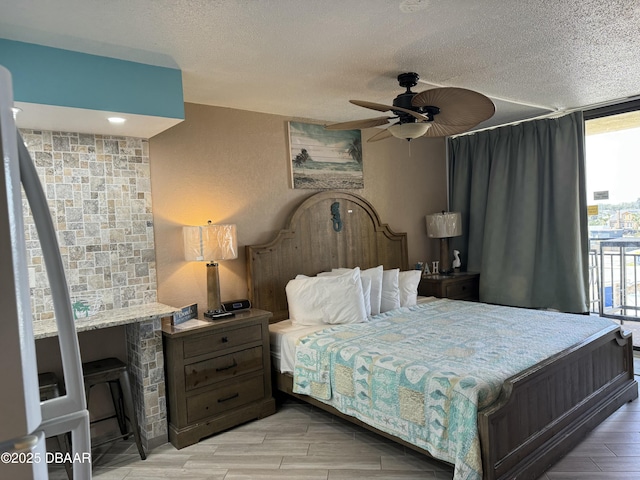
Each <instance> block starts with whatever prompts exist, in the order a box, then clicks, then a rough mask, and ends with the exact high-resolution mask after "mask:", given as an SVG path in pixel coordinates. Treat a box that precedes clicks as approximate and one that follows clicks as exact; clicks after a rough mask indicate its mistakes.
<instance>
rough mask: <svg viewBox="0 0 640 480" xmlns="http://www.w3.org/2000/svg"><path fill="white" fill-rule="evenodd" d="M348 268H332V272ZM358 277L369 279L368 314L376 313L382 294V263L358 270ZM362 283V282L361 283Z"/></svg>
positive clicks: (378, 310) (343, 270) (344, 270)
mask: <svg viewBox="0 0 640 480" xmlns="http://www.w3.org/2000/svg"><path fill="white" fill-rule="evenodd" d="M348 270H349V269H348V268H334V269H333V271H334V272H346V271H348ZM360 278H369V279H371V292H370V298H371V312H370V313H369V315H378V314H379V313H380V300H381V295H382V265H378V266H377V267H373V268H368V269H366V270H361V271H360ZM363 285H364V284H363ZM365 295H366V293H365Z"/></svg>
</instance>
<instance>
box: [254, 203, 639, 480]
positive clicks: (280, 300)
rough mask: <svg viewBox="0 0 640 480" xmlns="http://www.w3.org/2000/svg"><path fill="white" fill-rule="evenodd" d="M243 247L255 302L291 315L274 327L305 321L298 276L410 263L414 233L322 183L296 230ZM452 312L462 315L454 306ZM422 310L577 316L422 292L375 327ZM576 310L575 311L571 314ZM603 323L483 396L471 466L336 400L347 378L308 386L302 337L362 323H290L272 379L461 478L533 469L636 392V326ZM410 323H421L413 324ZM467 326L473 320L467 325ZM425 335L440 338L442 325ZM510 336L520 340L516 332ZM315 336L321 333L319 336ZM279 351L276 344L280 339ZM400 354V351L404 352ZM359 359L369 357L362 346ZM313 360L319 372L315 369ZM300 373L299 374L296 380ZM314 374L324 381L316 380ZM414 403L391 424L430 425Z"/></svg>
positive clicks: (308, 341) (531, 474)
mask: <svg viewBox="0 0 640 480" xmlns="http://www.w3.org/2000/svg"><path fill="white" fill-rule="evenodd" d="M246 251H247V252H246V253H247V269H248V280H249V292H250V298H251V301H252V304H253V306H255V307H256V308H261V309H265V310H269V311H271V312H273V314H274V316H273V322H278V323H279V322H283V323H281V324H280V325H274V326H273V331H274V332H277V331H285V332H286V331H287V330H289V331H291V330H296V328H294V327H291V328H288V327H287V323H286V322H287V319H288V318H289V316H290V315H289V311H288V304H287V295H286V287H287V284H289V282H290V281H291V280H293V279H295V277H296V276H298V275H306V276H309V277H312V276H315V275H317V274H318V273H320V272H329V271H331V270H333V269H339V268H354V267H359V269H361V271H364V270H366V269H373V268H375V267H377V266H379V265H382V266H383V268H384V269H385V270H390V269H400V270H403V271H405V270H407V269H408V265H407V263H408V261H407V239H406V235H405V234H402V233H395V232H393V231H392V230H391V229H390V228H389V227H388V226H387V225H385V224H382V223H381V222H380V219H379V217H378V214H377V212H376V211H375V209H374V208H373V206H372V205H371V204H370V203H369V202H367V201H366V200H365V199H363V198H361V197H359V196H357V195H353V194H350V193H344V192H322V193H318V194H315V195H313V196H311V197H309V198H308V199H307V200H305V201H304V202H303V203H302V204H301V205H300V206H298V207H297V208H296V209H295V210H294V211H293V212H292V213H291V215H290V217H289V220H288V224H287V228H285V229H284V230H281V231H280V232H279V233H278V234H277V235H276V236H275V238H274V239H273V241H271V242H269V243H267V244H264V245H258V246H247V247H246ZM453 310H455V313H452V312H453ZM465 311H466V312H467V313H466V314H465ZM425 312H426V314H428V315H429V318H433V319H441V320H442V322H445V323H446V322H448V321H449V320H450V319H451V318H452V317H455V319H459V320H460V321H467V320H465V318H469V316H470V315H473V316H476V317H477V316H478V315H480V316H481V317H482V316H485V317H487V318H492V319H493V318H494V317H503V318H504V319H505V320H507V321H515V319H517V317H520V316H521V315H530V314H534V315H541V316H542V317H544V318H547V317H549V316H554V315H555V316H556V317H555V318H560V317H562V318H565V317H566V319H567V321H569V320H570V318H569V317H576V316H563V315H560V316H559V317H558V314H552V313H549V312H532V311H528V310H523V309H510V308H509V307H497V306H492V305H484V304H479V303H471V302H460V301H451V300H436V301H432V302H420V303H419V304H417V305H415V306H409V307H403V308H400V309H398V310H392V311H389V312H386V313H383V314H381V315H378V316H374V317H373V318H374V319H377V320H376V321H377V322H382V323H378V324H376V325H384V328H387V327H386V324H388V323H394V322H396V323H398V322H400V323H402V322H409V321H414V322H416V323H415V325H417V324H418V323H420V320H417V319H414V316H417V315H425ZM465 315H466V317H465ZM474 318H475V317H474ZM579 318H582V317H579ZM584 318H588V317H584ZM575 320H576V318H574V320H573V321H575ZM438 321H440V320H438ZM492 321H493V320H492ZM598 321H604V322H608V320H603V319H597V320H596V319H593V322H594V325H595V326H594V327H593V329H592V330H585V332H584V334H583V335H582V337H579V338H576V339H574V340H571V341H570V342H569V345H568V346H565V347H562V348H561V349H560V350H558V351H555V352H553V353H551V354H548V355H547V354H544V355H543V352H538V351H537V349H531V350H534V352H533V353H537V354H539V355H543V356H542V357H541V358H538V359H536V358H535V357H532V361H533V362H534V363H533V364H531V365H530V366H527V367H526V368H523V369H522V370H519V371H514V372H512V374H511V375H509V376H508V377H506V378H505V379H504V380H503V381H501V384H500V385H498V388H497V389H496V390H495V392H497V393H496V394H495V398H489V399H486V398H484V399H483V401H481V402H480V403H479V404H478V408H477V411H476V413H474V417H477V418H472V423H473V424H474V426H475V428H476V429H475V430H474V431H473V435H474V436H475V438H477V446H476V447H475V448H476V449H477V452H478V456H479V459H478V460H477V461H478V462H479V463H480V466H479V467H473V468H472V469H471V470H469V468H466V467H464V465H463V463H464V461H463V460H460V459H454V458H453V456H451V457H450V458H448V457H447V456H446V454H445V455H444V457H443V454H442V452H439V451H436V453H435V454H433V452H434V448H433V442H426V443H425V442H423V441H421V440H420V438H422V437H420V435H423V434H422V433H420V434H419V435H418V437H415V436H413V437H412V435H404V433H403V430H402V428H401V429H400V430H397V429H396V430H394V429H392V428H387V427H386V426H385V423H384V422H380V421H376V418H378V417H376V415H369V414H367V412H364V413H363V412H360V411H359V410H360V409H359V407H356V408H353V404H351V410H349V408H344V405H340V404H339V402H338V403H335V402H334V400H335V401H336V402H337V399H340V398H341V397H340V393H341V392H340V391H339V390H340V388H338V389H337V390H336V388H334V386H333V385H332V384H331V382H329V385H324V386H323V385H322V382H316V383H314V384H320V385H321V386H320V388H315V389H313V390H312V389H309V388H307V390H305V384H307V385H308V384H309V383H310V382H307V380H308V379H305V376H304V372H303V373H302V374H301V373H300V370H301V369H302V370H304V368H305V365H304V362H300V361H299V360H300V359H301V358H302V356H301V354H300V352H302V351H303V347H302V346H301V343H304V344H305V348H307V347H308V349H314V348H319V347H317V344H318V343H320V344H326V343H332V342H333V343H336V339H335V338H334V337H336V335H338V336H340V340H339V341H342V337H344V336H345V335H346V334H345V333H344V331H343V330H347V331H349V334H348V336H350V337H352V336H353V335H352V333H353V332H354V331H356V330H360V329H361V328H364V327H362V325H363V324H359V323H356V324H353V325H344V326H342V325H326V326H324V327H323V328H321V329H314V328H311V327H310V328H308V329H307V330H308V331H307V330H305V331H299V332H297V333H296V332H293V334H294V337H295V338H296V340H294V342H295V343H296V347H295V348H296V355H298V357H296V360H298V363H297V364H296V365H298V366H297V367H296V365H293V366H292V367H290V368H289V369H288V370H290V371H285V372H284V373H282V372H281V371H279V370H276V371H275V372H274V378H275V379H276V388H277V389H278V390H280V391H281V392H283V393H285V394H288V395H293V396H295V397H297V398H300V399H302V400H304V401H307V402H309V403H311V404H313V405H316V406H318V407H319V408H322V409H324V410H327V411H330V412H332V413H334V414H336V415H338V416H340V417H342V418H345V419H347V420H349V421H352V422H354V423H356V424H359V425H361V426H364V427H365V428H368V429H370V430H373V431H376V432H377V433H379V434H381V435H384V436H386V437H388V438H392V439H394V440H395V441H398V442H399V443H401V444H403V445H406V446H408V447H410V448H412V449H414V450H417V451H420V452H423V453H425V454H426V455H431V456H434V457H436V458H440V459H444V460H445V461H447V462H449V463H453V464H454V465H455V468H456V470H455V472H456V473H455V475H456V477H455V478H478V475H481V477H482V478H484V479H507V478H508V479H511V478H534V479H535V478H538V477H539V476H540V475H541V474H542V473H543V472H544V471H545V470H547V469H548V468H549V466H551V465H552V464H553V463H554V462H555V461H557V460H558V459H559V458H561V457H562V456H563V455H565V454H566V453H567V452H568V451H570V450H571V449H572V448H573V447H574V446H575V445H576V444H577V443H578V442H579V441H580V440H582V438H583V437H584V436H585V434H586V433H587V432H588V431H590V430H591V429H593V428H594V427H595V426H596V425H598V424H599V423H600V422H601V421H602V420H604V419H605V418H606V417H608V416H609V415H610V414H611V413H613V412H614V411H615V410H616V409H617V408H619V407H620V406H621V405H622V404H624V403H625V402H628V401H631V400H633V399H635V398H636V397H637V395H638V392H637V384H636V382H635V380H634V377H633V351H632V342H631V337H630V335H629V334H627V333H625V332H623V331H622V330H621V329H620V327H618V326H616V325H614V324H612V323H603V324H600V325H599V326H598V325H597V322H598ZM525 322H526V320H525ZM370 323H372V324H373V323H374V322H373V321H372V322H370ZM423 323H424V322H423ZM431 323H433V322H431ZM435 323H436V324H437V322H435ZM404 326H405V327H406V326H409V327H411V328H413V326H414V325H413V324H412V325H409V324H408V323H406V324H405V325H404ZM446 328H449V327H446ZM458 328H459V329H460V328H462V330H464V329H466V328H467V327H466V326H462V327H460V326H458ZM505 328H506V327H505ZM509 328H511V332H512V333H513V331H517V330H518V329H519V328H520V327H519V326H517V325H516V326H513V325H511V327H509ZM303 330H304V329H303ZM319 330H320V331H319ZM336 332H339V333H336ZM436 332H438V330H436ZM446 332H447V330H446V329H445V326H444V324H443V325H442V335H439V336H438V338H437V340H439V341H440V340H447V339H446V338H445V337H447V336H448V337H452V335H447V333H446ZM296 335H297V336H296ZM385 335H386V334H385ZM395 335H397V333H389V334H388V335H386V336H385V337H384V338H389V337H390V336H391V337H393V336H395ZM419 335H432V336H433V335H434V332H433V331H432V332H431V333H420V334H419ZM547 335H548V333H547ZM365 336H366V335H365ZM405 336H407V335H405ZM558 336H562V335H558ZM407 337H409V336H407ZM454 337H455V336H454ZM363 338H364V337H363ZM394 338H395V337H394ZM512 338H513V345H514V346H515V345H516V344H517V341H518V340H519V338H518V337H517V336H513V337H512ZM318 339H321V340H320V341H319V342H318ZM454 339H455V338H454ZM356 341H361V340H360V339H358V340H356ZM407 341H409V340H407ZM380 343H381V342H379V341H378V340H377V339H376V338H374V343H371V341H370V343H369V344H368V345H366V344H365V345H357V346H354V345H350V346H349V348H351V349H352V350H354V349H355V351H358V349H360V350H359V352H365V351H366V349H367V348H369V349H371V348H372V345H375V346H376V348H377V347H378V346H379V344H380ZM418 343H420V342H418ZM422 343H424V342H422ZM434 343H435V342H434ZM542 343H544V342H542ZM336 344H337V343H336ZM502 348H504V346H503V347H502ZM514 348H515V347H514ZM278 349H279V347H277V346H276V347H275V348H274V350H278ZM405 350H407V351H408V350H410V349H409V348H406V349H405ZM309 352H310V350H307V353H309ZM383 353H384V352H383ZM395 354H396V355H401V354H402V352H400V353H398V352H395ZM331 355H333V357H331ZM419 355H424V354H419ZM313 356H317V357H318V358H330V357H331V358H335V357H336V356H335V354H327V353H326V352H320V351H319V350H318V352H314V353H313V354H310V355H307V357H309V358H310V357H313ZM338 356H339V355H338ZM365 356H366V355H365ZM458 356H459V357H463V356H464V355H458ZM347 357H349V355H342V358H347ZM359 358H362V355H360V357H359ZM454 359H455V356H454ZM281 360H282V359H276V361H275V362H274V364H276V365H277V364H279V363H280V362H281ZM455 360H456V361H457V359H455ZM398 361H399V360H398ZM343 363H344V362H343ZM471 364H475V363H474V362H472V363H471ZM360 366H362V365H360ZM307 367H309V365H307ZM349 367H350V366H349V365H347V364H343V365H334V366H331V367H330V368H335V369H336V371H340V370H341V371H343V372H344V371H345V369H347V370H348V368H349ZM296 368H297V369H298V371H296ZM284 370H287V369H284ZM308 370H309V369H308ZM310 370H311V371H313V368H311V369H310ZM352 370H353V369H352ZM352 370H349V371H352ZM291 371H293V373H294V375H297V376H296V381H295V382H294V375H292V373H291ZM307 373H308V372H307ZM331 375H333V377H331ZM336 375H337V374H336V373H335V372H334V373H331V374H329V378H333V381H334V383H339V382H336V380H335V379H336ZM311 380H313V381H314V382H315V381H316V380H317V378H313V379H311ZM349 388H352V387H347V388H346V390H348V389H349ZM355 388H359V387H355ZM352 389H353V388H352ZM343 390H345V388H343ZM426 392H427V393H429V392H430V394H431V395H427V396H426V397H429V398H431V397H433V390H431V391H429V390H428V389H427V390H426ZM405 393H406V392H405ZM413 393H415V392H413ZM413 393H411V394H410V395H409V396H408V397H407V396H406V395H405V399H406V398H408V399H409V401H411V399H412V398H413V396H412V395H413ZM334 397H335V398H334ZM421 398H425V396H424V395H423V396H422V397H421ZM350 401H351V400H350ZM332 402H334V403H332ZM405 403H406V402H405ZM436 403H437V402H436ZM435 408H440V407H438V406H437V405H431V404H427V409H435ZM341 410H343V411H341ZM415 411H416V409H415V408H410V409H408V410H407V411H406V412H409V413H406V412H405V415H404V418H402V419H401V420H402V421H399V420H398V421H395V420H393V419H390V418H386V422H387V423H389V422H390V423H398V424H402V425H410V428H411V429H414V430H415V428H416V427H415V425H412V424H410V422H409V423H407V418H409V420H413V421H414V423H417V424H419V423H421V419H420V418H414V419H412V418H411V416H412V415H415ZM358 417H360V418H358ZM423 423H424V422H423ZM403 428H405V430H406V429H407V427H403ZM465 429H466V428H465ZM454 430H455V429H451V430H450V431H451V432H453V431H454ZM452 437H453V435H452ZM436 450H437V449H436ZM430 452H431V453H430ZM465 454H466V453H465ZM472 456H473V455H472ZM474 461H475V460H474ZM474 469H475V470H474ZM478 472H481V473H478Z"/></svg>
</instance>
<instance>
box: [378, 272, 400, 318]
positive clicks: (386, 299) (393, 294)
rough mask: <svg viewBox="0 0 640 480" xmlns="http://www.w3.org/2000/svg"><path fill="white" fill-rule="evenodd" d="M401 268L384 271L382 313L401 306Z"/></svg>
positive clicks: (381, 300)
mask: <svg viewBox="0 0 640 480" xmlns="http://www.w3.org/2000/svg"><path fill="white" fill-rule="evenodd" d="M399 273H400V269H399V268H392V269H391V270H385V271H384V272H382V295H381V296H380V313H384V312H388V311H389V310H395V309H396V308H400V287H399V284H398V274H399Z"/></svg>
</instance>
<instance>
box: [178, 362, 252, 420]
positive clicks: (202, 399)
mask: <svg viewBox="0 0 640 480" xmlns="http://www.w3.org/2000/svg"><path fill="white" fill-rule="evenodd" d="M262 397H264V385H263V377H262V372H260V373H259V374H258V375H253V376H251V377H249V378H247V379H245V380H242V381H240V382H237V383H231V384H227V385H223V386H221V387H220V388H217V389H215V390H212V391H208V392H205V393H201V394H198V395H194V396H193V397H189V398H187V421H188V422H190V423H191V422H195V421H198V420H202V419H203V418H207V417H212V416H214V415H217V414H219V413H222V412H225V411H227V410H231V409H232V408H236V407H240V406H242V405H245V404H247V403H250V402H254V401H256V400H260V399H261V398H262Z"/></svg>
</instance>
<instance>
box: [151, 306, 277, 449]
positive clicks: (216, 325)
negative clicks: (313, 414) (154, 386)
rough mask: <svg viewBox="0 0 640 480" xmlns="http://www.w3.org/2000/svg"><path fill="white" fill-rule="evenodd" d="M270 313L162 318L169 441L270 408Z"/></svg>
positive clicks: (196, 437) (188, 440) (189, 440)
mask: <svg viewBox="0 0 640 480" xmlns="http://www.w3.org/2000/svg"><path fill="white" fill-rule="evenodd" d="M269 318H271V312H267V311H264V310H257V309H251V310H246V311H242V312H237V313H236V315H235V317H233V318H229V319H223V320H214V321H211V320H202V319H199V320H189V321H188V322H185V323H183V324H180V325H171V324H170V323H165V324H163V326H162V336H163V344H164V356H165V377H166V382H167V393H166V397H167V403H168V405H167V411H168V421H169V440H170V441H171V443H172V444H173V445H174V446H175V447H176V448H183V447H186V446H188V445H192V444H194V443H197V442H198V441H200V440H201V439H202V438H204V437H207V436H209V435H212V434H214V433H217V432H220V431H222V430H227V429H229V428H231V427H234V426H236V425H239V424H241V423H244V422H247V421H249V420H253V419H257V418H263V417H266V416H268V415H271V414H273V413H275V410H276V408H275V401H274V399H273V396H272V392H271V363H270V358H269Z"/></svg>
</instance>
